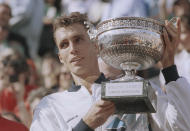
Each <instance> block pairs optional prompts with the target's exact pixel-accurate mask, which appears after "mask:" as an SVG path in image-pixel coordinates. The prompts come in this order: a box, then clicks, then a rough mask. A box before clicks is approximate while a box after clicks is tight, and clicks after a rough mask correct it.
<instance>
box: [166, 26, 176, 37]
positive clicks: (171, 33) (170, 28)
mask: <svg viewBox="0 0 190 131" xmlns="http://www.w3.org/2000/svg"><path fill="white" fill-rule="evenodd" d="M165 27H166V30H167V32H168V33H169V36H170V37H171V40H172V39H173V38H176V37H177V35H178V33H177V29H174V28H175V27H173V25H170V24H167V25H166V26H165Z"/></svg>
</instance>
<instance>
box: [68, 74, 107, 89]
mask: <svg viewBox="0 0 190 131" xmlns="http://www.w3.org/2000/svg"><path fill="white" fill-rule="evenodd" d="M105 81H108V79H106V78H105V76H104V74H103V73H101V74H100V76H99V77H98V79H97V80H95V83H97V84H101V83H102V82H105ZM80 88H81V85H75V83H74V82H73V83H72V85H71V88H69V89H68V92H77V91H78V90H79V89H80Z"/></svg>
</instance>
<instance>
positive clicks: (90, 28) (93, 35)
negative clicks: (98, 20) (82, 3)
mask: <svg viewBox="0 0 190 131" xmlns="http://www.w3.org/2000/svg"><path fill="white" fill-rule="evenodd" d="M84 24H85V25H86V28H87V29H88V30H87V33H88V35H89V37H90V40H92V41H95V39H96V35H97V30H96V27H95V26H94V25H93V24H92V23H91V22H89V21H85V22H84Z"/></svg>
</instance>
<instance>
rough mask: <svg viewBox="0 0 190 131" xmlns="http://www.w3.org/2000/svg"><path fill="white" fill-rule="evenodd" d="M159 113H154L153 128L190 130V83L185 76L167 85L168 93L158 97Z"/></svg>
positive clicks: (177, 130)
mask: <svg viewBox="0 0 190 131" xmlns="http://www.w3.org/2000/svg"><path fill="white" fill-rule="evenodd" d="M157 99H158V101H157V113H155V114H152V118H153V121H154V122H155V123H153V124H152V125H151V126H152V127H153V130H157V131H159V130H160V131H161V130H164V131H188V130H190V124H189V121H190V114H189V109H190V104H188V103H189V100H190V84H189V83H188V82H187V80H186V79H185V78H178V79H177V80H176V81H171V82H169V83H168V84H167V85H166V94H165V95H162V96H158V97H157Z"/></svg>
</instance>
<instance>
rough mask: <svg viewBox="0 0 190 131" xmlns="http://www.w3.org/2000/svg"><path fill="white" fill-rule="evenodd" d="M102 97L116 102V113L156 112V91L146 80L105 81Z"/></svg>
mask: <svg viewBox="0 0 190 131" xmlns="http://www.w3.org/2000/svg"><path fill="white" fill-rule="evenodd" d="M101 98H102V99H103V100H109V101H113V102H114V103H115V106H116V114H120V113H121V114H134V113H155V112H156V104H157V97H156V94H155V91H154V90H153V89H152V87H151V85H150V84H149V83H148V81H145V80H131V81H113V82H104V83H102V90H101Z"/></svg>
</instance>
